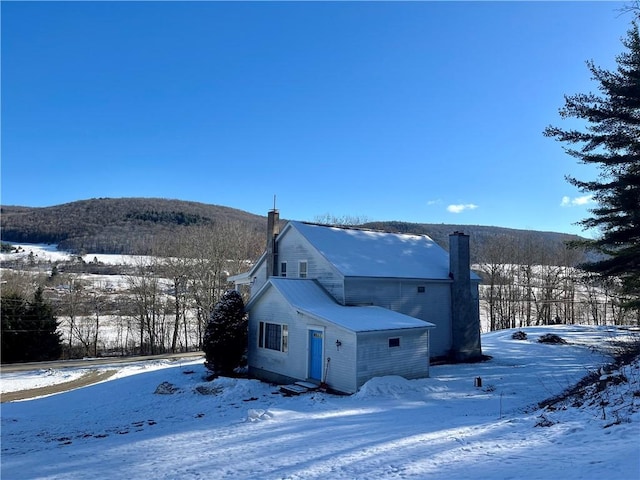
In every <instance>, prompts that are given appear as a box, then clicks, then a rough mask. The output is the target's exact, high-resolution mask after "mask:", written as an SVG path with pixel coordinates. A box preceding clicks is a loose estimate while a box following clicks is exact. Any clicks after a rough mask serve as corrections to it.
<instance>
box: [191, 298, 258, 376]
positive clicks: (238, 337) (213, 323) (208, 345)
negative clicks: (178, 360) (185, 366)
mask: <svg viewBox="0 0 640 480" xmlns="http://www.w3.org/2000/svg"><path fill="white" fill-rule="evenodd" d="M202 349H203V350H204V353H205V357H206V361H205V366H206V367H207V368H208V369H209V370H211V371H212V372H213V373H215V374H219V375H233V373H234V370H235V369H236V368H237V367H239V366H240V362H241V361H242V357H243V355H244V353H245V351H246V349H247V316H246V314H245V313H244V302H243V300H242V297H241V296H240V293H238V292H237V291H236V290H228V291H227V292H226V293H225V294H224V295H223V296H222V298H221V299H220V301H219V302H218V303H216V305H215V307H214V309H213V313H212V314H211V318H210V319H209V322H208V324H207V329H206V331H205V334H204V341H203V346H202Z"/></svg>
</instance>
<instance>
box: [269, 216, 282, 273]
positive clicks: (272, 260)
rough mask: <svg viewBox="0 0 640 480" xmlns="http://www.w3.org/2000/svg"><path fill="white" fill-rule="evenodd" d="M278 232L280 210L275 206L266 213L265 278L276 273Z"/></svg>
mask: <svg viewBox="0 0 640 480" xmlns="http://www.w3.org/2000/svg"><path fill="white" fill-rule="evenodd" d="M279 233H280V212H278V210H276V209H275V208H274V209H273V210H270V211H269V213H268V214H267V278H269V277H273V276H274V275H276V274H277V271H276V269H277V268H278V244H277V243H276V238H277V237H278V234H279Z"/></svg>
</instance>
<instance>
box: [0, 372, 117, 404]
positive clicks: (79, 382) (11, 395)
mask: <svg viewBox="0 0 640 480" xmlns="http://www.w3.org/2000/svg"><path fill="white" fill-rule="evenodd" d="M115 373H116V370H106V371H103V372H97V371H92V372H89V373H87V374H85V375H83V376H82V377H80V378H76V379H75V380H71V381H69V382H63V383H58V384H56V385H49V386H47V387H38V388H31V389H29V390H19V391H17V392H7V393H3V394H2V396H1V397H0V402H1V403H5V402H15V401H16V400H28V399H30V398H35V397H42V396H44V395H52V394H54V393H61V392H66V391H68V390H73V389H75V388H80V387H86V386H88V385H92V384H94V383H98V382H101V381H103V380H106V379H108V378H109V377H111V376H113V375H114V374H115Z"/></svg>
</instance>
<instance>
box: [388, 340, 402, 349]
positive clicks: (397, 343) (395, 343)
mask: <svg viewBox="0 0 640 480" xmlns="http://www.w3.org/2000/svg"><path fill="white" fill-rule="evenodd" d="M399 346H400V337H394V338H390V339H389V348H395V347H399Z"/></svg>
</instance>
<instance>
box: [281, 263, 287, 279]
mask: <svg viewBox="0 0 640 480" xmlns="http://www.w3.org/2000/svg"><path fill="white" fill-rule="evenodd" d="M280 276H281V277H286V276H287V262H281V263H280Z"/></svg>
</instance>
